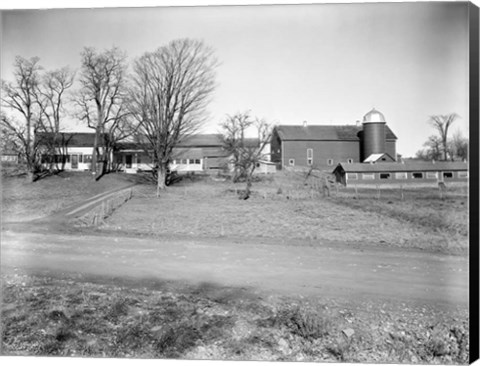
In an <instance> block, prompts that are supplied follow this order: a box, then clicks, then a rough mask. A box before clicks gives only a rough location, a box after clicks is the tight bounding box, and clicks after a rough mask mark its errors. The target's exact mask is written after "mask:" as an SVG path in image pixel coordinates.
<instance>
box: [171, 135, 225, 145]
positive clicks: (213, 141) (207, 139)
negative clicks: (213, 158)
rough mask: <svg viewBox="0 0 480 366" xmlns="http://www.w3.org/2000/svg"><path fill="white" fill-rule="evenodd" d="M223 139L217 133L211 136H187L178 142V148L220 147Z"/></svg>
mask: <svg viewBox="0 0 480 366" xmlns="http://www.w3.org/2000/svg"><path fill="white" fill-rule="evenodd" d="M222 145H223V139H222V135H221V134H219V133H211V134H196V135H191V136H187V137H186V138H184V139H183V140H181V141H179V142H178V144H177V146H178V147H208V146H222Z"/></svg>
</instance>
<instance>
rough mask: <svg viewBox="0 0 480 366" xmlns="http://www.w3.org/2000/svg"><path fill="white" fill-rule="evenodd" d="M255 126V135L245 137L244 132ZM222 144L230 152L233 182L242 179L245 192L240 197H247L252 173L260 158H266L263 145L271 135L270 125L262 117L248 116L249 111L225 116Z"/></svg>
mask: <svg viewBox="0 0 480 366" xmlns="http://www.w3.org/2000/svg"><path fill="white" fill-rule="evenodd" d="M250 128H255V131H256V137H255V138H250V139H248V138H246V136H245V135H246V132H247V130H248V129H250ZM222 129H223V145H224V148H225V149H226V150H227V151H228V152H229V153H230V156H231V159H230V163H231V165H232V167H233V177H232V180H233V182H238V181H239V180H240V179H244V180H245V182H246V188H245V192H244V193H243V194H242V195H241V196H240V198H241V199H248V198H249V197H250V194H251V187H252V180H253V173H254V172H255V169H256V167H257V165H258V164H259V163H260V161H261V160H264V159H265V158H266V154H265V146H266V145H267V144H268V143H269V142H270V139H271V136H272V128H271V126H270V125H269V124H268V123H267V122H266V121H265V120H263V119H259V118H254V119H253V118H252V117H250V113H249V112H244V113H237V114H235V115H233V116H227V119H226V120H225V122H223V123H222Z"/></svg>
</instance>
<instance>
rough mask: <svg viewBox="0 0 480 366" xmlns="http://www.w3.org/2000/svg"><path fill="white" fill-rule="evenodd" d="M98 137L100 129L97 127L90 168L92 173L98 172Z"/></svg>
mask: <svg viewBox="0 0 480 366" xmlns="http://www.w3.org/2000/svg"><path fill="white" fill-rule="evenodd" d="M98 135H99V128H98V127H97V128H96V129H95V137H94V140H93V152H92V165H91V167H90V169H91V171H92V173H96V172H97V160H98V156H97V151H98V140H99V138H98V137H99V136H98ZM94 176H95V174H94Z"/></svg>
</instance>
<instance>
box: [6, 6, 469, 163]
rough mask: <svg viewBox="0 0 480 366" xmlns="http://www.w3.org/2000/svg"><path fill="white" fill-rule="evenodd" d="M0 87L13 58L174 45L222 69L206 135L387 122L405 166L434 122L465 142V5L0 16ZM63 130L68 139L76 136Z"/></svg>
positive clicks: (53, 63)
mask: <svg viewBox="0 0 480 366" xmlns="http://www.w3.org/2000/svg"><path fill="white" fill-rule="evenodd" d="M2 15H3V18H2V28H3V29H2V30H3V31H2V52H1V58H2V59H1V61H2V78H4V79H10V78H11V73H12V68H11V65H12V63H13V61H14V58H15V56H16V55H21V56H24V57H32V56H38V57H40V60H41V64H42V66H44V67H45V68H46V69H55V68H59V67H62V66H65V65H70V66H71V67H72V68H76V69H78V68H79V67H80V52H81V50H82V48H83V47H84V46H93V47H97V48H99V49H104V48H110V47H112V46H113V45H115V46H118V47H120V48H121V49H123V50H125V51H126V52H127V54H128V56H129V58H130V60H133V59H134V58H136V57H139V56H140V55H141V54H142V53H144V52H146V51H153V50H155V49H156V48H158V47H159V46H161V45H165V44H166V43H168V42H169V41H170V40H173V39H176V38H183V37H189V38H197V39H202V40H204V42H205V43H206V44H208V45H209V46H211V47H213V48H214V49H215V51H216V55H217V57H218V59H219V61H220V63H221V64H220V66H219V68H218V71H217V82H218V87H217V88H216V90H215V94H214V95H213V101H212V103H211V104H210V106H209V110H210V116H211V118H210V122H209V124H208V125H207V126H205V128H204V131H205V132H216V131H217V130H218V127H217V125H218V124H219V123H220V122H221V121H222V119H223V118H224V117H225V115H226V114H233V113H235V112H238V111H244V110H251V111H252V114H254V115H257V116H259V117H264V118H266V119H267V120H268V121H270V122H272V123H276V124H301V123H302V122H303V121H307V122H308V123H309V124H311V125H313V124H355V122H356V121H357V120H361V119H362V117H363V115H364V114H366V113H367V112H368V111H369V110H370V109H371V108H372V107H375V108H376V109H378V110H380V111H381V112H383V113H384V115H385V117H386V119H387V123H388V125H389V126H390V128H391V129H392V130H393V131H394V133H395V134H396V135H397V137H398V144H397V150H398V152H399V153H401V154H403V155H404V156H412V155H414V154H415V152H416V151H417V150H418V149H420V148H421V147H422V144H423V142H424V141H425V140H426V139H427V137H428V136H429V135H431V134H434V133H435V132H434V130H433V128H432V127H431V126H430V125H428V123H427V120H428V117H429V116H430V115H433V114H447V113H452V112H456V113H458V114H459V115H460V116H461V118H460V119H459V120H457V121H456V122H455V126H454V129H453V131H456V130H457V129H460V130H461V131H462V133H463V134H464V135H467V134H468V123H469V119H468V9H467V4H466V3H386V4H344V5H342V4H319V5H291V6H286V5H282V6H273V5H270V6H236V7H227V6H223V7H187V8H185V7H183V8H182V7H180V8H173V7H167V8H131V9H125V8H123V9H86V10H72V9H66V10H33V11H32V10H30V11H28V10H22V11H6V12H3V14H2ZM79 128H80V127H78V126H76V125H73V124H72V125H71V126H70V129H77V130H78V129H79Z"/></svg>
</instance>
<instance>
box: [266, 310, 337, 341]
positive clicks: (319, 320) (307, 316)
mask: <svg viewBox="0 0 480 366" xmlns="http://www.w3.org/2000/svg"><path fill="white" fill-rule="evenodd" d="M269 322H270V323H271V324H273V325H277V326H285V327H286V328H287V329H289V331H290V332H291V333H292V334H295V335H297V336H299V337H302V338H304V339H306V340H312V339H317V338H322V337H324V336H326V335H328V334H329V331H330V328H331V323H330V320H329V319H328V318H326V317H322V316H319V315H317V314H312V313H310V312H307V311H306V310H303V309H301V308H299V307H294V308H293V309H282V310H280V311H279V312H278V313H277V314H276V315H274V317H273V319H270V321H268V320H267V324H268V323H269Z"/></svg>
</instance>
